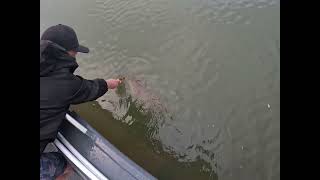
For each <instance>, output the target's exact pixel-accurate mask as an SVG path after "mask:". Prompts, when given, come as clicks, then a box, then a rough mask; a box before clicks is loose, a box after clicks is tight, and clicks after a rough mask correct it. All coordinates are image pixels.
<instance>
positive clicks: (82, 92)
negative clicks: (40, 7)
mask: <svg viewBox="0 0 320 180" xmlns="http://www.w3.org/2000/svg"><path fill="white" fill-rule="evenodd" d="M77 67H78V64H77V62H76V59H75V58H73V57H71V56H69V55H68V54H67V53H66V51H64V50H63V48H62V47H60V46H58V45H57V44H54V43H52V42H50V41H43V40H42V41H40V154H41V153H42V152H43V150H44V148H45V146H46V145H47V144H48V143H49V142H50V141H53V140H54V139H55V137H56V135H57V132H58V128H59V126H60V125H61V123H62V121H63V120H64V117H65V115H66V112H67V111H68V109H69V106H70V105H71V104H79V103H83V102H87V101H92V100H95V99H97V98H98V97H100V96H102V95H103V94H105V93H106V92H107V90H108V87H107V83H106V82H105V80H103V79H95V80H86V79H83V78H82V77H80V76H76V75H73V73H74V71H75V70H76V68H77Z"/></svg>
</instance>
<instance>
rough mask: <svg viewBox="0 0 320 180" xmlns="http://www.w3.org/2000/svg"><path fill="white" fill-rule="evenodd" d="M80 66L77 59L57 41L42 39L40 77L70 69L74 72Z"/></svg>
mask: <svg viewBox="0 0 320 180" xmlns="http://www.w3.org/2000/svg"><path fill="white" fill-rule="evenodd" d="M77 67H78V63H77V62H76V59H75V58H73V57H71V56H69V55H68V53H67V51H66V50H65V49H64V48H63V47H61V46H59V45H58V44H56V43H53V42H51V41H48V40H40V77H41V76H48V75H49V74H50V73H52V72H57V71H60V70H62V69H63V70H68V71H70V72H71V73H73V72H74V71H75V70H76V69H77Z"/></svg>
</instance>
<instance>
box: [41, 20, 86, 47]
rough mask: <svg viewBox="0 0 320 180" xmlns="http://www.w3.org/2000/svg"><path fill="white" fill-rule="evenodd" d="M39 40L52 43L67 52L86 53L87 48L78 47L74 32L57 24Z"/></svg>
mask: <svg viewBox="0 0 320 180" xmlns="http://www.w3.org/2000/svg"><path fill="white" fill-rule="evenodd" d="M41 40H49V41H52V42H54V43H56V44H58V45H60V46H62V47H63V48H65V49H66V50H67V51H69V50H74V51H77V52H82V53H88V52H89V48H87V47H85V46H82V45H79V41H78V38H77V35H76V32H75V31H74V30H73V29H72V28H71V27H69V26H66V25H62V24H58V25H55V26H51V27H49V28H48V29H47V30H46V31H45V32H44V33H43V34H42V36H41Z"/></svg>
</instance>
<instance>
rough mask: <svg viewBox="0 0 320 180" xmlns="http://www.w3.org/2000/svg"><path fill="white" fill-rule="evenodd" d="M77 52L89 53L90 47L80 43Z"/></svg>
mask: <svg viewBox="0 0 320 180" xmlns="http://www.w3.org/2000/svg"><path fill="white" fill-rule="evenodd" d="M75 50H76V51H77V52H81V53H88V52H89V48H87V47H85V46H82V45H79V47H78V48H77V49H75Z"/></svg>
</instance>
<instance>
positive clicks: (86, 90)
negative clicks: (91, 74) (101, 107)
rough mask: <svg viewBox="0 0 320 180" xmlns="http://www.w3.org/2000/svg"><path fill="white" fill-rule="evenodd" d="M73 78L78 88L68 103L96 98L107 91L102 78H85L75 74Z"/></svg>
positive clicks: (77, 102)
mask: <svg viewBox="0 0 320 180" xmlns="http://www.w3.org/2000/svg"><path fill="white" fill-rule="evenodd" d="M75 78H76V80H77V81H78V83H77V84H78V85H79V86H78V87H80V88H79V89H78V90H77V92H76V93H75V94H74V95H73V96H72V98H71V100H70V101H71V102H70V104H80V103H84V102H88V101H93V100H96V99H97V98H99V97H101V96H102V95H104V94H105V93H106V92H107V91H108V85H107V82H106V81H105V80H104V79H94V80H87V79H83V78H82V77H81V76H75Z"/></svg>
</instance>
